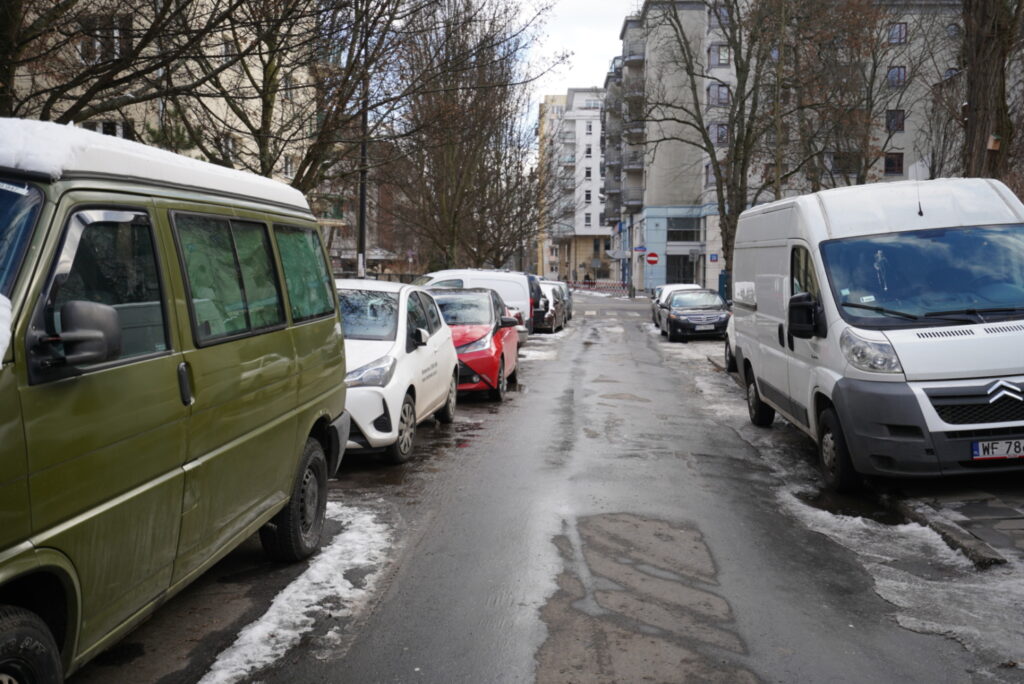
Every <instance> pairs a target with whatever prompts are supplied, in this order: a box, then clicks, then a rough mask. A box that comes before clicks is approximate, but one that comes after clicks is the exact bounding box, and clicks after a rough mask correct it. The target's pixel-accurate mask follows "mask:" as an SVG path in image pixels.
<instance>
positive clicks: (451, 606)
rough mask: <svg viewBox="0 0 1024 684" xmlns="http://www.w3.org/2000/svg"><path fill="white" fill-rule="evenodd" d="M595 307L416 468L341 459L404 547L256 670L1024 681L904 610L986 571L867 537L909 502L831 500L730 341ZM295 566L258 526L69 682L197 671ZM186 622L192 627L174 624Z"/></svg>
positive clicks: (465, 403)
mask: <svg viewBox="0 0 1024 684" xmlns="http://www.w3.org/2000/svg"><path fill="white" fill-rule="evenodd" d="M575 308H576V317H575V318H574V320H573V321H572V322H571V323H570V325H569V327H568V329H567V330H566V331H565V332H563V333H560V334H558V335H554V336H544V335H537V336H534V337H531V340H530V342H529V344H528V345H527V346H526V347H525V348H524V349H523V368H522V370H521V371H520V374H519V376H520V379H521V382H522V386H521V387H520V388H519V390H518V391H516V392H513V393H510V395H509V398H508V399H507V400H506V401H505V402H504V403H503V404H500V405H498V404H494V403H492V402H489V401H487V400H485V399H478V398H473V397H462V398H460V404H459V409H458V417H457V420H456V422H455V423H454V424H453V425H451V426H444V425H438V424H434V423H433V422H430V421H428V422H427V423H424V424H423V425H422V426H421V429H420V430H419V432H418V434H417V448H416V453H415V456H414V458H413V460H412V461H410V462H409V463H407V464H406V465H404V466H399V467H394V466H388V465H385V464H383V463H382V462H380V460H379V459H377V458H376V457H374V456H372V455H352V456H348V457H346V460H345V463H344V464H343V466H342V471H341V473H340V474H339V479H338V480H337V481H335V482H332V488H331V497H332V499H333V500H336V501H339V502H342V503H344V504H345V505H350V506H356V507H359V508H362V509H366V510H370V511H372V512H373V513H374V515H375V516H376V518H377V519H378V520H380V521H382V522H384V523H386V524H387V525H388V526H389V527H390V529H391V530H392V533H391V540H392V542H393V546H392V547H391V548H390V550H389V552H388V556H387V559H386V561H384V562H381V563H377V564H374V565H372V566H367V567H365V568H363V569H357V570H353V571H351V573H350V574H351V577H350V579H351V580H352V581H353V583H355V584H359V583H363V582H365V583H366V586H367V588H368V592H367V594H368V595H367V597H366V598H365V600H363V601H362V602H361V603H359V604H358V605H356V606H353V607H351V608H350V609H348V610H342V611H335V612H334V614H329V615H328V616H326V617H324V616H321V617H319V618H318V619H317V624H316V626H315V627H314V628H313V629H312V630H310V631H309V632H308V633H307V634H305V635H304V636H303V638H302V641H301V642H300V644H299V646H297V647H296V648H294V649H292V650H291V651H289V652H288V653H287V654H286V655H285V656H284V657H283V658H281V659H280V660H278V661H277V662H275V663H274V664H273V665H271V666H269V667H265V668H262V669H259V670H257V671H255V672H252V673H250V674H249V675H247V676H246V677H244V678H243V681H259V682H267V683H271V682H466V683H474V684H475V683H479V682H552V683H554V682H580V683H584V682H587V683H590V682H608V683H611V682H644V681H651V682H684V681H701V682H703V681H720V682H745V681H751V682H755V681H765V682H770V681H778V682H823V681H828V682H863V681H915V682H917V681H920V682H961V681H965V682H966V681H1017V680H1016V679H1015V677H1014V675H1016V674H1018V673H1017V672H1016V670H1015V669H1014V668H1011V667H1009V666H1008V661H1009V660H1010V659H1011V658H1012V657H1013V656H1015V655H1024V652H1020V653H1014V652H1012V649H1010V648H1008V647H1005V648H1004V647H1003V646H1004V644H1002V643H998V644H997V645H996V647H993V648H992V649H990V650H986V649H985V648H979V647H977V646H976V645H972V644H974V642H971V641H970V640H969V639H967V640H963V639H962V641H966V643H968V645H970V646H971V650H967V649H965V648H964V647H963V646H962V645H961V644H960V643H958V642H957V641H956V640H954V639H951V638H946V637H944V636H938V635H936V634H935V633H934V632H936V631H939V632H941V631H942V630H940V629H936V628H934V627H931V628H929V624H931V623H927V620H926V619H925V617H916V616H917V614H916V613H914V612H913V611H912V610H910V609H908V607H907V606H903V605H901V602H902V600H903V599H902V598H901V597H903V596H906V595H909V591H907V592H902V593H901V591H900V587H902V586H903V584H907V585H911V586H913V587H917V586H919V584H918V583H916V582H917V579H916V578H919V577H925V578H926V579H927V580H929V581H932V582H935V583H946V584H948V583H950V582H952V581H954V580H957V581H960V580H961V579H962V578H963V577H968V576H969V575H968V573H969V572H970V571H969V570H967V569H964V568H963V567H961V566H960V565H958V560H957V559H952V560H950V558H948V557H947V556H948V555H952V552H949V551H948V549H945V550H943V549H944V547H942V545H941V544H939V545H938V546H936V545H935V543H934V540H932V539H931V538H930V537H929V538H923V537H922V535H920V534H919V533H917V532H913V533H912V534H911V532H908V533H907V534H908V535H909V536H908V537H906V538H897V539H896V540H895V544H896V546H899V547H913V548H910V550H909V551H908V553H907V554H906V555H903V554H902V553H901V551H899V550H893V548H892V547H891V546H884V547H883V546H879V545H874V546H872V541H873V540H872V535H875V536H879V533H878V529H879V528H881V527H883V526H885V525H891V524H894V523H899V522H902V521H900V520H888V519H885V518H884V514H883V513H881V512H879V511H878V510H877V509H876V508H874V507H872V505H871V504H870V503H864V502H858V501H847V502H844V501H834V500H829V499H828V497H825V498H822V496H821V494H820V492H817V491H816V489H815V485H814V483H815V481H816V476H815V474H814V471H813V467H812V461H813V452H812V449H811V444H810V442H809V440H807V439H806V438H805V437H803V436H802V435H800V434H799V433H797V432H796V431H795V430H794V429H792V428H790V427H788V426H787V425H786V424H785V423H783V422H782V421H776V423H775V425H773V427H772V428H771V429H770V430H761V429H758V428H755V427H753V426H751V425H749V422H747V421H746V413H745V411H746V409H745V405H744V404H743V401H742V395H740V394H738V393H737V390H736V388H735V387H734V386H732V384H731V380H730V379H729V378H728V376H726V375H725V374H724V373H721V372H719V371H716V370H714V368H713V367H712V366H711V365H710V364H709V363H708V362H707V359H706V356H707V355H708V354H716V355H717V354H719V353H720V351H721V342H719V341H714V342H692V343H689V344H670V343H668V342H666V341H665V340H664V338H662V337H661V336H659V335H658V334H657V333H656V332H653V331H652V327H651V326H650V324H649V316H650V308H649V304H648V303H647V302H646V301H644V300H638V301H625V300H616V299H602V298H597V297H587V296H578V297H577V299H576V307H575ZM794 486H795V488H796V489H797V490H798V491H795V492H794V495H787V494H786V492H788V491H790V490H791V489H793V488H794ZM844 506H845V507H846V509H844V510H843V512H845V513H847V514H848V516H842V517H839V518H837V517H836V516H835V515H834V512H835V511H836V509H843V507H844ZM821 509H824V510H821ZM862 516H863V517H862ZM873 516H880V517H879V518H878V520H879V522H874V521H873V520H871V518H872V517H873ZM836 520H839V523H836ZM850 521H855V522H850ZM856 521H862V522H856ZM863 521H868V522H863ZM830 525H831V526H833V527H834V526H836V525H840V526H842V527H844V528H846V529H845V534H846V536H845V537H844V536H843V535H842V534H837V533H836V532H835V530H834V529H832V528H830V527H829V526H830ZM850 527H855V528H856V529H855V531H854V534H853V535H852V538H853V539H866V541H862V542H861V543H858V544H854V543H850V542H849V541H848V539H849V538H851V534H850V532H849V529H848V528H850ZM900 529H902V528H900ZM334 531H335V532H336V531H337V526H335V530H334ZM858 535H859V536H858ZM915 535H916V536H915ZM919 537H921V538H920V539H919ZM837 539H838V540H839V541H837ZM940 547H942V548H940ZM865 549H867V551H865ZM232 564H234V565H232ZM971 571H973V570H971ZM300 572H302V567H282V566H275V565H271V564H268V563H266V562H265V561H262V560H260V559H258V548H256V547H253V546H252V544H247V545H246V546H244V547H243V548H242V549H240V550H239V551H236V552H235V553H233V554H232V555H231V556H229V557H228V559H226V560H225V561H224V563H222V564H220V565H218V566H217V567H216V568H214V570H213V571H211V572H210V573H208V575H207V576H206V577H204V578H203V579H202V580H201V581H200V582H199V583H198V584H197V585H196V586H195V587H194V588H190V589H189V590H187V591H186V592H185V593H184V594H183V595H182V596H180V597H178V598H176V599H175V600H174V601H172V602H171V603H170V604H168V605H167V606H166V607H164V608H163V609H161V611H160V612H159V613H158V614H157V615H156V616H155V617H154V618H153V620H152V621H151V622H150V623H149V624H148V625H146V626H144V627H143V628H142V629H140V630H138V631H137V632H135V633H133V634H132V635H129V636H128V637H127V638H126V639H125V641H124V642H122V644H120V645H119V646H117V647H115V648H114V649H111V651H108V653H107V654H105V656H103V657H101V659H100V661H99V662H97V663H96V664H94V665H91V666H90V667H89V668H87V669H86V670H85V671H83V673H82V675H80V676H78V677H76V678H74V680H73V681H74V682H76V683H77V682H93V681H96V682H98V681H104V682H111V681H125V682H128V681H131V682H140V681H165V682H172V681H198V679H200V678H201V677H202V675H203V673H204V672H205V671H206V668H208V667H209V666H210V663H211V662H212V661H213V659H214V657H215V656H216V654H217V653H218V652H219V651H220V650H222V649H223V648H225V647H227V646H228V645H229V644H230V643H231V641H232V636H231V635H232V633H233V632H237V630H238V629H240V628H241V627H242V626H244V625H245V624H248V622H250V621H251V620H253V619H255V616H257V615H258V613H259V612H260V609H261V607H265V606H266V604H267V602H268V601H269V598H270V597H272V596H273V594H274V593H276V591H277V590H279V589H280V587H282V586H284V585H287V583H288V582H289V581H290V580H291V579H292V578H294V577H295V576H297V575H298V574H299V573H300ZM910 576H912V577H913V578H915V579H914V580H913V581H911V580H907V579H906V578H907V577H910ZM231 577H235V578H247V579H249V580H250V581H246V582H241V583H238V582H235V583H232V580H231V579H228V578H231ZM879 577H884V578H885V580H886V582H887V583H886V584H884V585H883V584H881V583H880V581H879ZM901 582H902V583H903V584H901ZM920 586H923V587H924V588H925V589H927V585H926V584H921V585H920ZM894 587H896V588H894ZM883 596H885V598H883ZM918 600H919V599H918ZM1018 614H1019V612H1018ZM908 615H910V616H911V617H915V619H916V620H917V621H916V622H915V621H914V620H911V619H909V618H908V617H907V616H908ZM936 620H937V618H935V617H934V616H933V617H932V623H935V622H936ZM168 623H170V624H175V623H178V627H177V629H178V631H179V632H186V633H187V634H188V636H184V635H182V634H177V633H175V636H174V638H173V640H171V641H170V643H168V642H166V641H162V639H163V637H162V636H161V635H162V634H163V635H164V636H166V634H167V632H168V631H169V630H171V629H172V628H171V627H170V626H165V625H167V624H168ZM189 639H191V640H192V641H193V643H191V644H189V643H187V642H188V640H189ZM1011 646H1012V642H1011ZM161 663H162V664H161ZM129 673H131V674H129ZM140 675H145V676H140Z"/></svg>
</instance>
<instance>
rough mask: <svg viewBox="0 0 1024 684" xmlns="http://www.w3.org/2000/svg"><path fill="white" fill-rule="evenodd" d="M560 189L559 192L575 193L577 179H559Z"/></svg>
mask: <svg viewBox="0 0 1024 684" xmlns="http://www.w3.org/2000/svg"><path fill="white" fill-rule="evenodd" d="M558 189H559V190H563V191H567V192H573V191H574V190H575V189H576V179H575V178H564V177H563V178H559V179H558Z"/></svg>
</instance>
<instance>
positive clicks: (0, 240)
mask: <svg viewBox="0 0 1024 684" xmlns="http://www.w3.org/2000/svg"><path fill="white" fill-rule="evenodd" d="M42 204H43V193H41V192H40V191H39V189H38V188H36V187H34V186H31V185H28V184H27V183H23V182H20V181H14V180H8V179H4V178H0V295H10V294H11V290H12V289H13V288H14V279H15V277H16V276H17V275H18V268H19V267H20V266H21V260H22V258H23V257H24V255H25V250H26V249H27V248H28V243H29V239H30V238H31V237H32V228H33V227H34V226H35V223H36V217H37V216H38V215H39V208H40V207H41V206H42Z"/></svg>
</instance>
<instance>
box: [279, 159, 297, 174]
mask: <svg viewBox="0 0 1024 684" xmlns="http://www.w3.org/2000/svg"><path fill="white" fill-rule="evenodd" d="M283 162H284V163H283V164H282V166H283V168H282V169H281V173H282V174H284V176H285V177H286V178H292V177H293V176H295V158H294V157H292V156H291V155H290V154H286V155H284V159H283Z"/></svg>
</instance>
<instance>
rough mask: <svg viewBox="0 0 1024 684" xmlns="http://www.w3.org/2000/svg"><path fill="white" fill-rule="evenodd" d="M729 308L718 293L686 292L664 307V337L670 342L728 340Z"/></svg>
mask: <svg viewBox="0 0 1024 684" xmlns="http://www.w3.org/2000/svg"><path fill="white" fill-rule="evenodd" d="M730 316H732V314H730V313H729V305H728V304H726V303H725V300H724V299H722V298H721V297H720V296H719V295H718V293H717V292H715V291H714V290H684V291H681V292H676V293H675V294H673V295H671V297H670V298H669V300H668V301H667V302H665V303H664V304H662V305H661V311H660V312H659V315H658V321H659V324H660V327H661V334H662V335H668V339H669V341H670V342H675V341H676V340H679V341H681V342H685V341H686V340H687V338H690V337H705V336H707V337H724V336H725V328H726V326H727V325H728V324H729V318H730Z"/></svg>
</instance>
